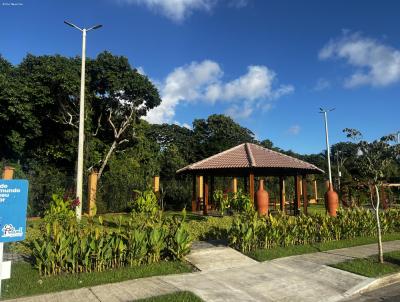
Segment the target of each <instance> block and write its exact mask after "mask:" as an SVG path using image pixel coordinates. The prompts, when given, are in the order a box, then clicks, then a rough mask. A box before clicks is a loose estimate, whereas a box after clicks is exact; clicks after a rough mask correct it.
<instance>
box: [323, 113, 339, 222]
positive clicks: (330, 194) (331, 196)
mask: <svg viewBox="0 0 400 302" xmlns="http://www.w3.org/2000/svg"><path fill="white" fill-rule="evenodd" d="M333 110H335V109H334V108H333V109H329V110H325V109H322V108H320V113H323V114H324V119H325V141H326V152H327V159H328V175H329V188H328V191H327V192H326V194H325V206H326V209H327V211H328V212H329V215H330V216H336V211H337V208H338V206H339V196H338V195H337V193H336V192H335V191H334V190H333V184H332V171H331V150H330V149H331V147H330V145H329V132H328V112H331V111H333Z"/></svg>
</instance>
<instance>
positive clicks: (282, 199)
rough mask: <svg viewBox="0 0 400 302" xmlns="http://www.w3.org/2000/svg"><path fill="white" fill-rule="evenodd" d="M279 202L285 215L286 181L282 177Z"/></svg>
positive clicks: (280, 179)
mask: <svg viewBox="0 0 400 302" xmlns="http://www.w3.org/2000/svg"><path fill="white" fill-rule="evenodd" d="M279 201H280V210H281V211H282V212H283V213H285V203H286V192H285V179H284V178H283V177H282V176H281V177H279Z"/></svg>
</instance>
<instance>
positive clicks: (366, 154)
mask: <svg viewBox="0 0 400 302" xmlns="http://www.w3.org/2000/svg"><path fill="white" fill-rule="evenodd" d="M343 132H345V133H346V134H347V137H348V138H350V139H353V140H355V141H358V143H357V146H358V157H357V160H356V161H355V162H354V164H355V165H356V166H357V167H358V169H359V174H360V175H361V176H362V177H363V178H364V180H365V181H366V182H367V183H368V185H369V186H371V187H373V188H374V190H375V194H374V195H375V199H376V203H374V200H373V198H371V204H372V206H373V208H374V210H375V218H376V225H377V235H378V250H379V262H380V263H383V248H382V231H381V224H380V219H379V206H380V193H379V188H380V187H381V186H382V183H383V180H384V179H385V175H387V171H388V169H389V167H390V165H391V163H392V162H393V161H394V160H395V158H396V157H395V154H396V153H397V154H398V150H397V147H396V148H394V147H392V146H391V145H390V144H389V142H391V141H394V139H395V136H394V135H389V136H384V137H382V138H381V139H380V140H375V141H373V142H371V143H370V142H367V141H365V140H362V134H361V132H360V131H358V130H356V129H349V128H346V129H344V130H343ZM371 197H372V194H371Z"/></svg>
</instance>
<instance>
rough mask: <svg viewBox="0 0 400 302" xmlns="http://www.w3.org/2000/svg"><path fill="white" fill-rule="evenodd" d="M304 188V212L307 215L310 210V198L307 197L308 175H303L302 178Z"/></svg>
mask: <svg viewBox="0 0 400 302" xmlns="http://www.w3.org/2000/svg"><path fill="white" fill-rule="evenodd" d="M302 187H303V190H302V191H303V212H304V214H305V215H307V209H308V196H307V175H303V178H302Z"/></svg>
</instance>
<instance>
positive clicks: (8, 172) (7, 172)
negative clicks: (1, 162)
mask: <svg viewBox="0 0 400 302" xmlns="http://www.w3.org/2000/svg"><path fill="white" fill-rule="evenodd" d="M14 170H15V169H14V168H13V167H10V166H5V167H4V170H3V179H13V177H14Z"/></svg>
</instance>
